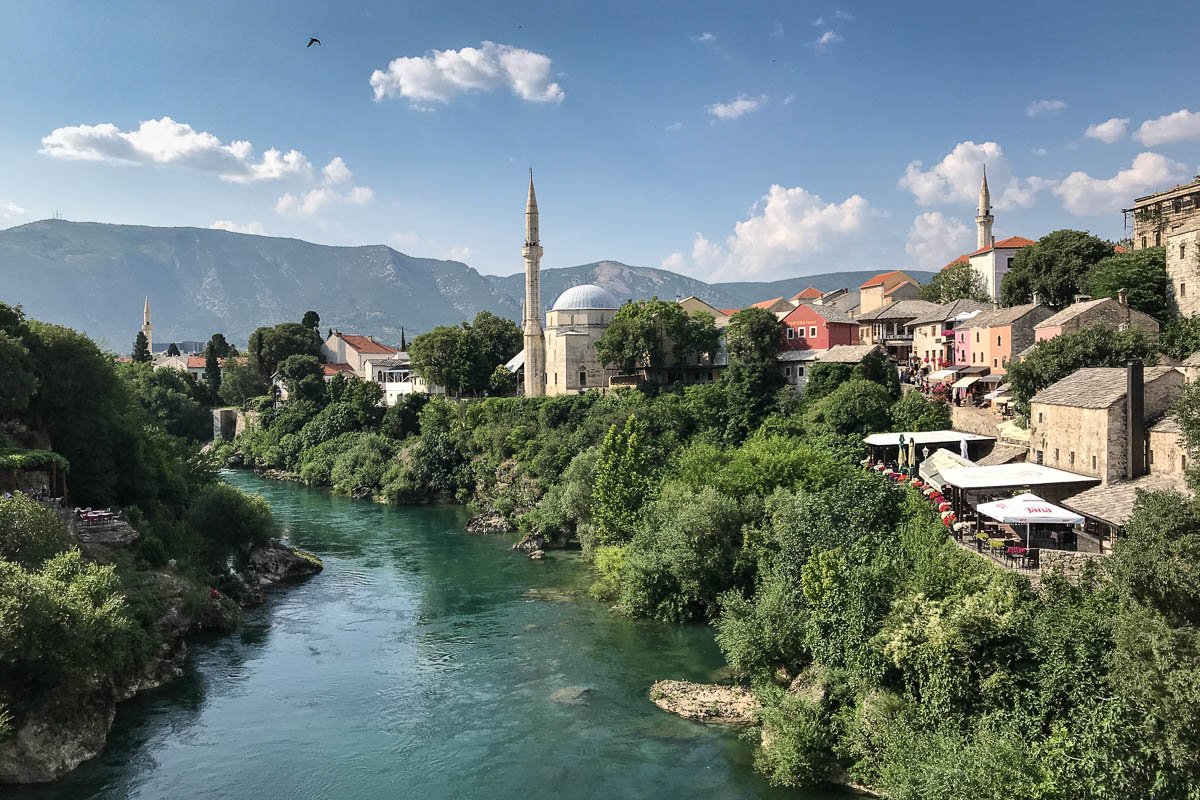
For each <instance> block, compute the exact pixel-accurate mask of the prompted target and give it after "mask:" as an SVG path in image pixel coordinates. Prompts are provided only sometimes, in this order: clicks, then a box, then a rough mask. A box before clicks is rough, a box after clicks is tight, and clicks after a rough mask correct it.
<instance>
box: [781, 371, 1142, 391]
mask: <svg viewBox="0 0 1200 800" xmlns="http://www.w3.org/2000/svg"><path fill="white" fill-rule="evenodd" d="M783 375H784V377H785V378H790V377H792V368H791V367H784V368H783ZM1135 398H1136V395H1135Z"/></svg>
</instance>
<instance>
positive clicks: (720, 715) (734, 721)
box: [650, 681, 762, 725]
mask: <svg viewBox="0 0 1200 800" xmlns="http://www.w3.org/2000/svg"><path fill="white" fill-rule="evenodd" d="M650 702H652V703H654V705H656V706H658V707H659V708H661V709H662V710H663V711H670V712H671V713H672V714H678V715H679V716H681V717H684V718H685V719H694V720H697V721H699V722H719V723H724V724H727V725H751V724H753V723H754V722H755V721H756V719H757V717H756V716H755V712H756V711H758V709H759V708H761V707H762V706H761V704H760V703H759V702H758V699H757V698H756V697H755V696H754V695H753V694H751V692H750V690H749V689H744V688H742V687H741V686H719V685H716V684H707V683H692V682H691V681H658V682H657V683H655V684H654V685H653V686H651V687H650Z"/></svg>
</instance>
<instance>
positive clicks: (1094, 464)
mask: <svg viewBox="0 0 1200 800" xmlns="http://www.w3.org/2000/svg"><path fill="white" fill-rule="evenodd" d="M1095 469H1096V457H1095V456H1092V470H1093V471H1094V470H1095Z"/></svg>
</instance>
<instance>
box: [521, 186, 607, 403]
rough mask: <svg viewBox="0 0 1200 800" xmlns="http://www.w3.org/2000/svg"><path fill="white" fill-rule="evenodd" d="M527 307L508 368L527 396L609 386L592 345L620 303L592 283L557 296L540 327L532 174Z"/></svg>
mask: <svg viewBox="0 0 1200 800" xmlns="http://www.w3.org/2000/svg"><path fill="white" fill-rule="evenodd" d="M523 254H524V256H525V303H524V311H523V313H522V316H523V317H524V319H523V324H522V327H523V329H524V331H525V349H524V350H522V351H521V352H520V353H518V354H517V355H516V356H515V357H514V358H513V359H512V361H510V362H509V363H508V367H509V369H511V370H514V371H517V372H520V371H522V369H523V371H524V374H525V378H524V387H525V396H526V397H538V396H541V395H558V394H578V393H579V392H582V391H584V390H586V389H594V388H598V387H602V386H608V384H609V378H611V377H612V376H613V375H614V374H615V370H611V369H605V368H604V365H603V364H601V363H600V362H599V361H598V360H597V358H596V341H597V340H598V339H599V338H600V337H601V336H603V335H604V331H605V330H607V329H608V326H609V325H611V324H612V321H613V317H615V316H616V315H617V309H619V308H620V307H621V300H620V299H619V298H617V296H616V295H614V294H613V293H612V292H610V291H609V290H607V289H605V288H603V287H601V286H597V285H595V284H593V283H586V284H583V285H582V286H572V287H571V288H570V289H567V290H566V291H565V292H563V293H562V294H560V295H559V296H558V299H557V300H555V301H554V305H553V306H552V307H551V308H550V310H549V312H547V314H546V324H545V327H544V328H543V326H542V310H541V261H542V246H541V244H540V243H539V240H538V208H537V195H536V194H535V193H534V190H533V171H532V170H530V172H529V198H528V200H527V201H526V203H525V249H524V250H523Z"/></svg>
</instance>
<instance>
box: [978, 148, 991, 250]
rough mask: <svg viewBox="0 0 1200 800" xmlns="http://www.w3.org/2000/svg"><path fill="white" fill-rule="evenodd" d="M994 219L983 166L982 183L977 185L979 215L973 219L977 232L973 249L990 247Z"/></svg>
mask: <svg viewBox="0 0 1200 800" xmlns="http://www.w3.org/2000/svg"><path fill="white" fill-rule="evenodd" d="M995 219H996V218H995V217H993V216H992V193H991V192H989V191H988V185H987V165H986V164H984V165H983V182H982V183H981V184H979V215H978V216H977V217H975V229H976V230H977V231H978V237H977V239H976V242H975V249H977V250H982V249H983V248H985V247H990V246H991V244H992V222H993V221H995Z"/></svg>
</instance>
